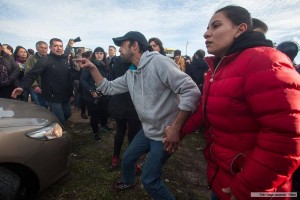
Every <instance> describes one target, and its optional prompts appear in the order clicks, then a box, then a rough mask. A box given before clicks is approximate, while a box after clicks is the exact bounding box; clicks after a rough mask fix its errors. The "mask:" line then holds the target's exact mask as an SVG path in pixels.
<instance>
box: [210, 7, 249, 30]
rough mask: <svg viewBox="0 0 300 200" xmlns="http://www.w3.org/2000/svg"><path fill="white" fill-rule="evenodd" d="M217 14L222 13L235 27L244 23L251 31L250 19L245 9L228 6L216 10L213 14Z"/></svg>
mask: <svg viewBox="0 0 300 200" xmlns="http://www.w3.org/2000/svg"><path fill="white" fill-rule="evenodd" d="M219 12H223V13H224V14H225V15H226V16H227V17H228V19H230V20H231V21H232V23H234V24H235V25H240V24H242V23H245V24H247V26H248V30H252V26H253V24H252V18H251V14H250V13H249V12H248V10H247V9H245V8H243V7H240V6H234V5H229V6H225V7H223V8H221V9H219V10H217V11H216V12H215V13H219Z"/></svg>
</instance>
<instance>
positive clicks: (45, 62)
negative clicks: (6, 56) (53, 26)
mask: <svg viewBox="0 0 300 200" xmlns="http://www.w3.org/2000/svg"><path fill="white" fill-rule="evenodd" d="M73 44H74V41H72V40H70V41H69V45H70V46H71V45H73ZM50 50H51V51H50V54H48V55H47V56H44V57H42V58H40V59H39V60H38V61H37V63H36V64H35V65H34V67H33V68H32V69H31V70H30V71H29V72H28V73H27V74H26V75H25V76H24V78H23V79H22V81H21V83H20V85H19V87H18V88H16V89H14V91H13V92H12V95H11V96H12V97H13V98H16V97H17V96H18V95H20V94H22V92H23V91H24V89H28V88H30V87H31V85H32V83H33V82H34V81H35V80H37V78H38V76H39V75H40V76H41V88H42V95H43V97H44V98H45V99H46V101H47V103H48V105H49V107H50V109H51V111H52V112H53V113H54V114H55V115H56V117H57V118H58V119H59V121H60V122H61V123H62V124H65V122H66V120H67V119H68V118H69V117H70V116H71V105H70V97H71V95H72V81H71V77H70V69H69V66H68V64H67V57H66V56H64V55H66V52H65V54H64V51H63V43H62V41H61V40H60V39H58V38H52V39H51V40H50Z"/></svg>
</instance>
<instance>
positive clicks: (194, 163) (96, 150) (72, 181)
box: [39, 109, 209, 200]
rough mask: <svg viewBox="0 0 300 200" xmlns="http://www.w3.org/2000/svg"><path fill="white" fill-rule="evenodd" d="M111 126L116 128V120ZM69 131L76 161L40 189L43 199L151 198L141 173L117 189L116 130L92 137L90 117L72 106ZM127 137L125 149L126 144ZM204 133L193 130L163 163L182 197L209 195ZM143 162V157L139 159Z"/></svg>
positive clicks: (167, 178) (187, 199)
mask: <svg viewBox="0 0 300 200" xmlns="http://www.w3.org/2000/svg"><path fill="white" fill-rule="evenodd" d="M109 126H110V127H111V128H113V129H114V130H115V127H116V125H115V123H114V120H109ZM68 131H69V132H70V134H71V136H72V139H73V154H74V157H73V159H74V161H73V164H72V166H71V169H70V173H69V174H68V175H67V176H66V177H64V178H63V179H62V180H60V181H59V182H58V183H56V184H55V185H53V186H52V187H51V188H49V189H47V190H46V191H44V192H43V193H41V195H40V198H39V199H41V200H46V199H47V200H49V199H57V200H58V199H59V200H63V199H70V200H71V199H72V200H73V199H96V200H97V199H99V200H101V199H104V200H109V199H124V200H125V199H126V200H127V199H130V200H131V199H137V200H138V199H139V200H140V199H150V197H149V195H148V194H147V193H146V192H145V190H144V189H143V186H142V184H141V181H140V177H139V176H138V177H136V186H135V187H134V188H133V189H132V190H130V191H126V192H125V191H124V192H114V191H112V190H111V185H112V183H113V182H114V181H115V180H117V179H118V178H120V171H119V170H113V171H112V170H111V168H110V162H111V156H112V151H113V140H114V134H115V132H114V131H113V132H112V133H102V132H101V134H100V138H101V140H102V141H101V142H100V143H96V142H95V141H94V140H93V139H92V134H91V130H90V126H89V119H82V118H81V116H80V111H79V110H75V109H73V110H72V117H71V118H70V119H69V123H68ZM125 141H127V139H125V140H124V143H125V144H124V145H123V149H122V151H124V150H125V148H126V146H127V142H125ZM203 145H204V139H203V136H202V134H192V135H190V136H188V137H187V138H185V139H184V140H183V145H182V147H181V149H180V150H178V151H177V152H176V153H175V154H174V155H172V156H171V158H170V159H169V160H168V161H167V163H166V164H165V166H164V169H163V170H164V171H163V177H162V178H163V180H164V182H165V184H166V185H167V186H168V188H169V189H170V191H171V192H172V194H173V195H174V196H175V197H176V199H179V200H181V199H182V200H198V199H208V193H209V192H208V189H207V181H206V163H205V161H204V159H203V155H202V151H201V147H202V146H203ZM140 162H141V163H142V162H143V160H140Z"/></svg>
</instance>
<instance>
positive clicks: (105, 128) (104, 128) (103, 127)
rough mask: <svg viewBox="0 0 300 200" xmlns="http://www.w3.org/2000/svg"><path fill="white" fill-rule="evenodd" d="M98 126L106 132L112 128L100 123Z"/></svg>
mask: <svg viewBox="0 0 300 200" xmlns="http://www.w3.org/2000/svg"><path fill="white" fill-rule="evenodd" d="M99 128H100V129H101V130H102V131H105V132H107V133H109V132H110V131H111V130H112V129H111V128H108V127H107V126H102V125H101V124H100V125H99Z"/></svg>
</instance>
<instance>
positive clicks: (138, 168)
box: [135, 163, 142, 175]
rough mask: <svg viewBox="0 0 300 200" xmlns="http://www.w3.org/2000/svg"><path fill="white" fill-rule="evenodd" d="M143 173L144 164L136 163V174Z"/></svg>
mask: <svg viewBox="0 0 300 200" xmlns="http://www.w3.org/2000/svg"><path fill="white" fill-rule="evenodd" d="M141 173H142V165H141V164H139V163H136V165H135V175H139V174H141Z"/></svg>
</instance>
